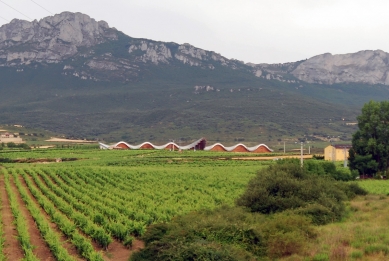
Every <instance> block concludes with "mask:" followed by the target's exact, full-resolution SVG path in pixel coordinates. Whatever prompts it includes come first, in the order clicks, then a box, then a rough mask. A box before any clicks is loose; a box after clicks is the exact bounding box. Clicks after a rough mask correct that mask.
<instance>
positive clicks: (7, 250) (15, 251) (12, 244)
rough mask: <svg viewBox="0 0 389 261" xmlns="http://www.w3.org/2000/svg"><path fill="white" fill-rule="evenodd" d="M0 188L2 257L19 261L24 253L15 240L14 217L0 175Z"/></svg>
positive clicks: (16, 234)
mask: <svg viewBox="0 0 389 261" xmlns="http://www.w3.org/2000/svg"><path fill="white" fill-rule="evenodd" d="M0 188H1V202H2V204H3V207H2V208H1V217H2V221H3V229H4V238H5V242H4V255H5V256H6V257H7V258H8V260H21V259H22V258H23V257H24V253H23V250H22V247H21V246H20V244H19V241H18V239H17V236H18V232H17V231H16V227H15V225H14V224H13V221H14V217H13V215H12V211H11V206H10V203H9V199H8V195H7V191H6V190H5V183H4V175H1V177H0Z"/></svg>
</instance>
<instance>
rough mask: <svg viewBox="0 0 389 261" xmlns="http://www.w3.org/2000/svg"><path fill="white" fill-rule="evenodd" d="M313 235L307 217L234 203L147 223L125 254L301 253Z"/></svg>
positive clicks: (253, 256)
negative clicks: (137, 245)
mask: <svg viewBox="0 0 389 261" xmlns="http://www.w3.org/2000/svg"><path fill="white" fill-rule="evenodd" d="M315 236H316V234H315V232H314V230H313V228H312V225H311V222H310V219H309V218H307V217H303V216H298V215H295V214H293V213H280V214H276V215H273V216H265V215H260V214H253V213H249V212H246V211H245V210H243V209H242V208H238V207H234V208H231V207H222V208H220V209H217V210H214V211H210V210H203V211H200V212H194V213H190V214H188V215H185V216H181V217H177V218H175V219H174V220H173V221H172V222H170V223H162V224H156V225H152V226H150V227H149V229H148V230H147V232H146V234H145V235H144V236H143V240H144V241H145V243H146V248H145V249H144V250H142V251H141V252H139V253H135V254H134V255H133V256H132V258H131V260H133V261H141V260H161V261H163V260H237V261H238V260H258V259H260V258H264V257H265V256H269V257H272V258H276V257H281V256H287V255H291V254H295V253H301V251H302V250H303V249H304V246H305V244H306V243H307V242H308V241H309V240H311V239H312V238H314V237H315Z"/></svg>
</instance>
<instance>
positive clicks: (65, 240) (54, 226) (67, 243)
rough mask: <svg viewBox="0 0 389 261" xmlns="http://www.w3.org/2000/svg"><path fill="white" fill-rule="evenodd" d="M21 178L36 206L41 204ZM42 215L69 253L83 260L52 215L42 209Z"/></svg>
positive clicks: (20, 178) (21, 178)
mask: <svg viewBox="0 0 389 261" xmlns="http://www.w3.org/2000/svg"><path fill="white" fill-rule="evenodd" d="M29 178H30V177H29ZM19 180H20V183H22V185H23V186H24V187H25V188H26V190H27V193H28V195H29V196H30V198H31V199H32V201H33V202H34V203H35V205H36V206H39V203H38V201H37V200H36V198H35V197H34V196H33V195H32V194H31V192H30V190H29V189H28V187H27V184H26V182H25V180H24V179H23V177H21V176H20V177H19ZM30 180H31V181H32V179H31V178H30ZM35 188H36V189H38V188H37V187H35ZM41 213H42V215H43V216H44V217H45V219H46V221H47V222H48V223H49V225H50V228H51V229H52V230H53V231H55V232H56V233H57V235H58V236H59V238H60V241H61V244H62V246H63V247H64V248H65V249H66V250H67V251H68V253H69V254H70V255H72V256H73V257H74V258H75V259H76V260H80V261H81V260H83V259H81V258H80V257H79V255H78V252H77V249H76V247H75V246H74V245H73V244H72V243H70V241H69V240H68V238H67V237H66V236H65V235H64V234H63V233H62V231H61V230H60V229H59V228H58V226H57V224H55V223H53V222H51V220H50V216H49V215H48V214H47V213H46V212H45V211H44V210H42V211H41Z"/></svg>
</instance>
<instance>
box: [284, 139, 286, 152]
mask: <svg viewBox="0 0 389 261" xmlns="http://www.w3.org/2000/svg"><path fill="white" fill-rule="evenodd" d="M285 151H286V150H285V141H284V154H285Z"/></svg>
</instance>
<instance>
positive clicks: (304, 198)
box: [237, 162, 363, 224]
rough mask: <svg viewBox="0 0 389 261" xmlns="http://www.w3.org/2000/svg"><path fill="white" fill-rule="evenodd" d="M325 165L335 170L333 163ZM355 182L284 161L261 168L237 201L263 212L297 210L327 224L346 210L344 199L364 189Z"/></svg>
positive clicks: (251, 209)
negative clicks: (349, 182) (351, 183)
mask: <svg viewBox="0 0 389 261" xmlns="http://www.w3.org/2000/svg"><path fill="white" fill-rule="evenodd" d="M323 166H324V169H327V170H333V167H332V165H330V164H323ZM355 186H357V185H344V183H339V182H336V181H335V180H334V179H332V178H330V177H328V176H318V175H312V174H310V173H309V170H308V169H306V168H301V167H300V166H299V165H297V164H295V163H293V162H287V163H285V162H284V163H283V164H275V165H273V166H270V167H269V168H267V169H262V170H261V171H260V172H259V173H258V174H257V176H256V177H255V178H254V179H252V180H251V181H250V182H249V184H248V187H247V189H246V191H245V192H244V194H243V195H242V196H241V197H240V198H239V199H238V200H237V205H238V206H244V207H247V208H248V209H249V210H250V211H251V212H260V213H263V214H271V213H276V212H281V211H285V210H294V211H296V212H297V213H300V214H304V215H307V216H309V217H311V218H312V221H313V222H314V223H315V224H326V223H328V222H333V221H337V220H340V219H341V217H342V215H343V214H344V212H345V207H344V204H343V201H344V200H347V199H349V198H350V197H352V196H355V194H356V193H363V192H362V191H361V190H362V189H361V190H359V189H358V186H357V187H355Z"/></svg>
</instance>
